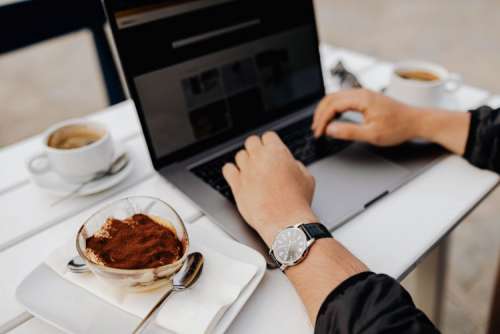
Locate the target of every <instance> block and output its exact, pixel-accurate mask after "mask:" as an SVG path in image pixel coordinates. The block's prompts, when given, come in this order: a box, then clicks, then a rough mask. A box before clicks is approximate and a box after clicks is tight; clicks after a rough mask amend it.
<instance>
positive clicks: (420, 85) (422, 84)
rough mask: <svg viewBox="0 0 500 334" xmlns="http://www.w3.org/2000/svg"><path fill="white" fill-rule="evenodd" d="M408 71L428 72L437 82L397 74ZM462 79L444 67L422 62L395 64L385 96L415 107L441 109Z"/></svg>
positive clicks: (458, 86)
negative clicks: (405, 77) (407, 77)
mask: <svg viewBox="0 0 500 334" xmlns="http://www.w3.org/2000/svg"><path fill="white" fill-rule="evenodd" d="M408 71H423V72H430V73H432V74H434V75H435V76H436V77H438V79H437V80H432V81H422V80H413V79H404V78H402V77H401V76H400V75H399V74H398V73H401V72H408ZM461 85H462V78H461V76H460V75H458V74H456V73H450V72H449V71H448V70H446V69H445V68H444V67H442V66H440V65H436V64H432V63H428V62H423V61H406V62H402V63H399V64H397V65H396V66H395V67H394V70H393V71H392V75H391V81H390V83H389V86H388V87H387V90H386V92H385V94H386V95H387V96H390V97H392V98H395V99H397V100H399V101H401V102H404V103H406V104H409V105H413V106H416V107H441V106H442V105H443V102H444V100H445V99H446V97H447V95H450V94H452V93H453V92H455V91H457V90H458V89H459V88H460V87H461Z"/></svg>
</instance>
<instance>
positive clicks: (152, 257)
mask: <svg viewBox="0 0 500 334" xmlns="http://www.w3.org/2000/svg"><path fill="white" fill-rule="evenodd" d="M183 249H184V248H183V245H182V243H181V241H180V240H179V239H178V238H177V236H176V235H175V233H174V232H173V231H172V230H171V229H169V228H168V227H166V226H164V225H162V224H161V223H157V222H155V221H154V220H153V219H152V218H150V217H149V216H147V215H144V214H136V215H133V216H132V217H130V218H127V219H124V220H119V219H114V218H108V221H107V222H106V224H105V225H104V226H103V227H102V228H101V230H99V231H98V232H97V233H96V234H94V235H93V236H92V237H90V238H88V239H87V252H92V253H93V255H95V257H97V258H98V259H99V260H100V261H102V264H104V265H106V266H108V267H112V268H119V269H145V268H154V267H160V266H164V265H167V264H171V263H173V262H175V261H177V260H178V259H180V258H181V257H182V255H183Z"/></svg>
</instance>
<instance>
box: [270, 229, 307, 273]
mask: <svg viewBox="0 0 500 334" xmlns="http://www.w3.org/2000/svg"><path fill="white" fill-rule="evenodd" d="M272 249H273V254H274V257H275V258H276V260H278V261H279V262H280V263H283V264H294V263H295V262H296V261H297V260H299V259H300V258H301V257H302V255H303V254H304V251H305V250H306V249H307V238H306V235H305V233H304V232H303V231H302V230H301V229H299V228H296V227H292V228H287V229H286V230H283V231H281V232H280V233H279V234H278V235H277V236H276V239H275V240H274V242H273V247H272Z"/></svg>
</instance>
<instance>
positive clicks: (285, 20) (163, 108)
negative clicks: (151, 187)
mask: <svg viewBox="0 0 500 334" xmlns="http://www.w3.org/2000/svg"><path fill="white" fill-rule="evenodd" d="M105 4H106V7H107V10H108V16H109V18H110V21H111V26H112V30H113V34H114V37H115V41H116V45H117V49H118V53H119V56H120V59H121V62H122V66H123V69H124V71H125V75H126V77H127V82H128V86H129V89H130V91H131V94H132V97H133V98H134V101H135V103H136V106H137V109H138V112H139V116H140V118H141V123H142V125H143V129H144V133H145V136H146V139H147V142H148V146H149V148H150V152H151V154H152V158H153V162H154V164H155V167H156V168H160V167H163V166H165V165H166V164H168V163H171V162H173V161H175V160H176V159H183V158H186V157H188V156H190V155H192V154H195V153H197V152H200V151H202V150H206V149H207V148H209V147H213V146H215V145H218V144H220V143H222V142H224V141H227V140H229V139H231V138H234V137H236V136H238V135H241V134H243V133H245V132H248V131H251V130H252V129H255V128H257V127H259V126H262V125H264V124H265V123H268V122H270V121H273V120H276V119H278V118H280V117H283V116H286V115H289V114H291V113H293V112H295V111H297V110H298V109H299V108H301V107H304V106H306V105H310V104H311V103H312V102H314V101H316V100H317V99H319V98H320V97H321V96H323V95H324V87H323V79H322V72H321V65H320V60H319V52H318V37H317V32H316V25H315V19H314V9H313V4H312V1H311V0H293V1H287V2H283V1H252V0H241V1H238V0H170V1H151V0H150V1H144V0H142V1H138V0H105Z"/></svg>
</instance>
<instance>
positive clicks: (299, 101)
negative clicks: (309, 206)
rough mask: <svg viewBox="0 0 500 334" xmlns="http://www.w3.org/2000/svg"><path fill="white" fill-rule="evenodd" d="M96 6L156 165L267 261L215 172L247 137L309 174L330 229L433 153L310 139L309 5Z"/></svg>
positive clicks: (312, 45) (314, 91) (313, 87)
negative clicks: (277, 140) (104, 17)
mask: <svg viewBox="0 0 500 334" xmlns="http://www.w3.org/2000/svg"><path fill="white" fill-rule="evenodd" d="M104 4H105V7H106V10H107V14H108V18H109V22H110V25H111V29H112V32H113V36H114V41H115V44H116V48H117V51H118V55H119V58H120V61H121V65H122V68H123V71H124V73H125V77H126V81H127V85H128V88H129V91H130V94H131V96H132V98H133V100H134V102H135V105H136V108H137V112H138V114H139V118H140V121H141V125H142V129H143V132H144V136H145V139H146V142H147V145H148V149H149V153H150V155H151V159H152V162H153V165H154V167H155V169H156V170H157V171H158V172H159V173H160V174H161V175H162V176H164V177H165V178H166V179H168V181H170V182H171V183H173V184H174V185H175V186H177V187H178V188H179V189H180V190H181V191H183V192H184V193H185V194H186V195H187V197H189V198H190V199H191V200H192V201H193V202H194V203H195V204H196V205H197V206H199V208H201V210H202V211H203V212H204V213H205V214H206V215H208V216H209V217H211V218H212V219H213V221H214V222H216V223H217V224H218V225H219V226H220V227H221V228H222V229H223V230H225V231H226V232H227V233H228V234H229V235H231V236H232V237H233V238H234V239H236V240H238V241H240V242H242V243H244V244H247V245H249V246H251V247H253V248H255V249H256V250H258V251H260V252H261V253H262V254H263V255H265V256H266V258H267V259H268V263H269V264H272V262H271V260H270V259H269V257H268V256H267V254H268V249H267V247H266V245H265V244H264V243H263V242H262V240H261V239H260V238H259V236H258V235H257V233H256V232H255V231H254V230H252V229H251V228H250V227H249V226H248V225H247V224H245V222H244V221H243V220H242V218H241V217H240V215H239V213H238V211H237V209H236V206H235V203H234V198H233V196H232V193H231V190H230V188H229V186H228V184H227V183H226V182H225V180H224V178H223V176H222V172H221V169H222V166H223V165H224V164H225V163H227V162H231V161H233V158H234V155H235V153H236V152H237V151H238V150H239V149H241V148H242V146H243V143H244V140H245V139H246V138H247V137H248V136H249V135H251V134H261V133H263V132H265V131H269V130H272V131H276V132H277V133H278V134H279V136H280V137H281V138H282V140H283V141H284V142H285V144H286V145H287V146H288V147H289V148H290V150H291V151H292V153H293V155H294V156H295V157H296V159H298V160H300V161H302V162H303V163H304V164H305V165H306V166H307V167H308V169H309V170H310V172H311V173H312V174H313V175H314V176H315V178H316V184H317V188H316V192H315V196H314V200H313V209H314V211H315V213H316V214H317V215H318V216H319V218H320V219H321V222H322V223H324V224H325V225H326V226H327V227H328V228H330V229H334V228H336V227H338V226H340V225H341V224H342V223H344V222H346V221H347V220H348V219H349V218H351V217H353V216H354V215H356V214H359V213H360V212H362V211H363V210H365V209H366V208H368V207H369V206H371V205H373V204H374V203H375V202H376V201H378V200H380V199H381V198H383V197H384V196H386V195H387V194H389V193H391V192H393V191H394V190H396V189H397V188H398V187H400V186H401V185H403V184H405V183H406V182H408V181H409V180H411V179H412V178H414V177H415V176H416V175H418V174H419V173H421V172H422V171H423V170H425V169H426V168H428V167H429V166H430V165H432V163H433V162H435V161H436V159H437V158H438V157H439V156H440V155H441V151H440V150H439V149H437V148H436V147H434V146H429V145H419V144H408V145H404V146H401V147H397V148H392V149H377V148H374V147H370V146H367V145H363V144H359V143H349V142H344V141H339V140H333V139H328V138H321V139H318V140H317V139H315V138H314V137H313V135H312V133H311V130H310V126H311V122H312V115H313V113H314V110H315V107H316V105H317V103H318V102H319V100H320V99H321V98H322V97H323V96H324V95H325V88H324V83H323V74H322V73H323V72H322V68H321V63H320V55H319V46H318V34H317V30H316V22H315V15H314V7H313V1H310V0H294V1H288V2H286V3H283V2H281V1H250V0H241V1H240V0H170V1H157V0H141V1H137V0H104ZM283 191H286V189H284V190H283ZM167 200H168V199H167ZM297 223H299V222H297Z"/></svg>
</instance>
